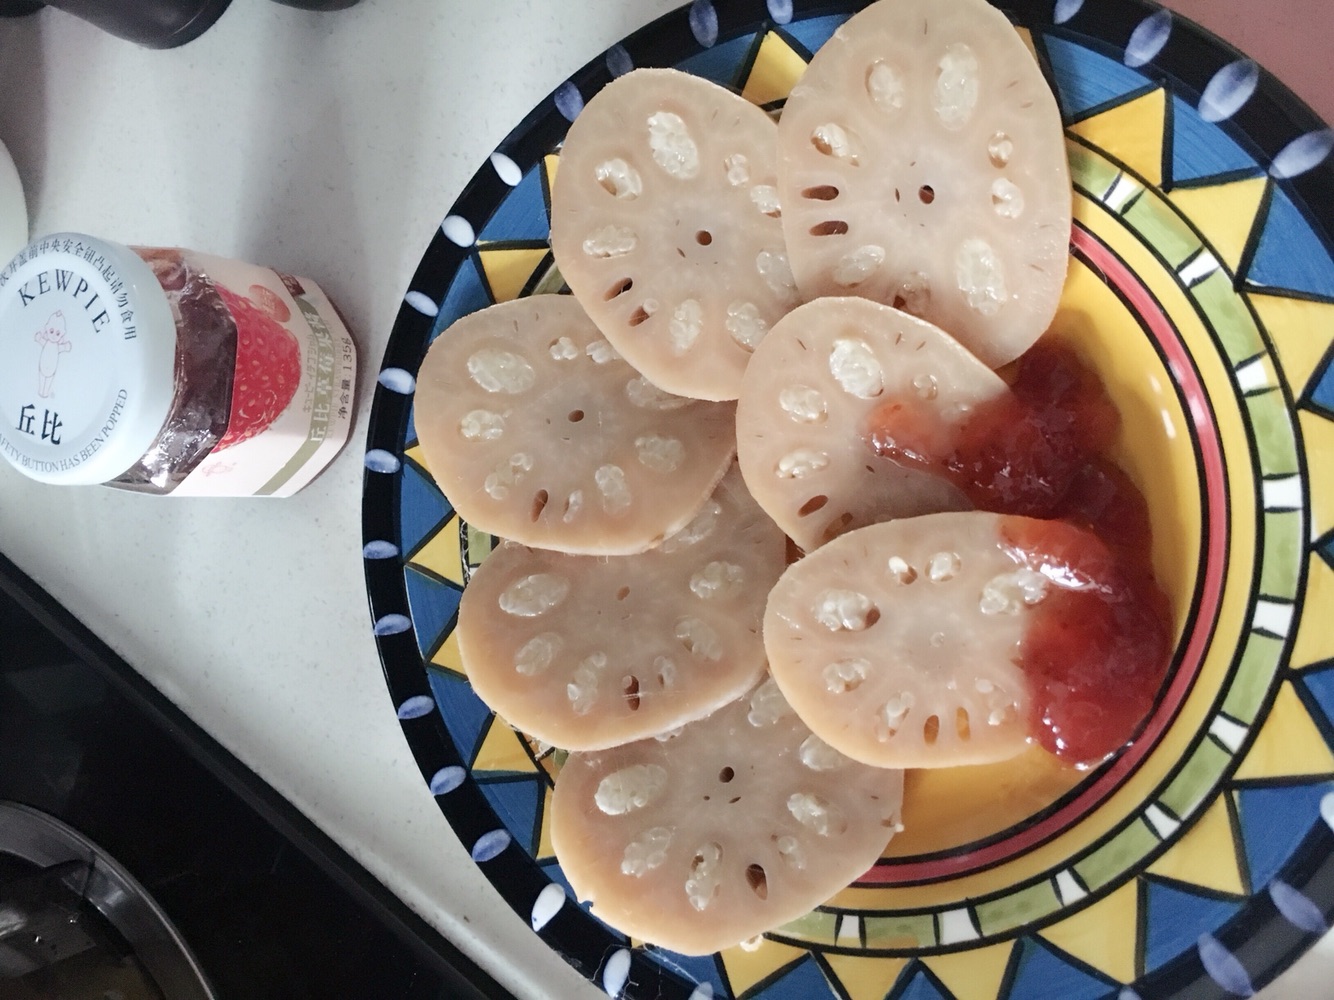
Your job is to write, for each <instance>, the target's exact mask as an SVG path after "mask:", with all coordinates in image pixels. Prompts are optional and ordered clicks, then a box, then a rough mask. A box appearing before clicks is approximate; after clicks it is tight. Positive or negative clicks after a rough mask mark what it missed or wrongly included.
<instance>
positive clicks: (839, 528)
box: [824, 511, 852, 542]
mask: <svg viewBox="0 0 1334 1000" xmlns="http://www.w3.org/2000/svg"><path fill="white" fill-rule="evenodd" d="M851 523H852V514H851V512H849V511H844V512H843V513H842V514H840V515H838V517H836V518H834V519H833V520H832V521H830V522H829V524H828V525H826V526H825V529H824V540H825V541H826V542H830V541H833V540H834V539H835V538H837V537H838V536H839V535H841V534H843V532H844V531H846V530H847V527H848V525H850V524H851Z"/></svg>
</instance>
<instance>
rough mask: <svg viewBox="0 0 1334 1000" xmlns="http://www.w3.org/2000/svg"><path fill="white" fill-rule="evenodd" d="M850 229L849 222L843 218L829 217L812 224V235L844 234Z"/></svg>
mask: <svg viewBox="0 0 1334 1000" xmlns="http://www.w3.org/2000/svg"><path fill="white" fill-rule="evenodd" d="M847 231H848V224H847V223H846V222H844V221H843V220H841V219H829V220H828V221H826V222H817V223H816V224H815V225H813V226H811V235H812V236H843V235H845V234H846V233H847Z"/></svg>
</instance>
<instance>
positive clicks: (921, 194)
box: [917, 184, 936, 205]
mask: <svg viewBox="0 0 1334 1000" xmlns="http://www.w3.org/2000/svg"><path fill="white" fill-rule="evenodd" d="M917 197H918V198H919V199H920V200H921V202H922V204H923V205H930V204H931V203H932V202H933V201H935V200H936V189H935V188H933V187H932V186H931V185H930V184H923V185H922V186H921V187H919V188H918V189H917Z"/></svg>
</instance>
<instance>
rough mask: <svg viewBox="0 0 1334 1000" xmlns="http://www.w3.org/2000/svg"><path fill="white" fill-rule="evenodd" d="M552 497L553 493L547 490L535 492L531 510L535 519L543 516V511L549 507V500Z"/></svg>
mask: <svg viewBox="0 0 1334 1000" xmlns="http://www.w3.org/2000/svg"><path fill="white" fill-rule="evenodd" d="M550 499H551V494H549V493H548V492H547V491H546V490H538V491H537V492H536V493H534V494H533V509H532V511H531V512H530V514H531V517H532V519H533V521H536V520H537V519H538V518H539V517H541V516H542V511H544V510H546V509H547V501H548V500H550Z"/></svg>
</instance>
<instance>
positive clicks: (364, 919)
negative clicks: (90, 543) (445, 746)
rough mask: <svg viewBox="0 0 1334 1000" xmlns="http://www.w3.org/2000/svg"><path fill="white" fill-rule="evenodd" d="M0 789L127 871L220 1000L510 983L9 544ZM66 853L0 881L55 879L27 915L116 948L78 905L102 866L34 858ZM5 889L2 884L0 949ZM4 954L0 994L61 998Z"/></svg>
mask: <svg viewBox="0 0 1334 1000" xmlns="http://www.w3.org/2000/svg"><path fill="white" fill-rule="evenodd" d="M0 800H9V801H10V802H14V803H20V804H22V805H23V806H26V807H28V809H32V810H38V811H40V812H43V813H48V814H50V815H51V816H53V817H56V818H57V819H58V820H59V821H60V822H61V823H62V824H65V825H68V826H69V827H72V828H73V829H74V830H76V831H78V836H79V838H80V839H81V840H82V841H84V842H85V843H87V844H93V845H97V847H98V848H100V850H101V851H102V852H103V857H105V858H109V859H114V860H115V862H116V863H117V864H118V866H120V867H123V870H124V873H125V875H126V876H127V877H128V878H129V879H130V880H131V881H133V882H136V883H137V884H138V885H140V886H142V888H143V890H144V891H145V892H146V895H147V896H148V897H150V898H151V899H152V900H154V901H156V905H157V906H158V907H159V908H160V913H161V916H162V918H163V921H164V922H165V924H166V925H168V926H174V927H175V928H176V929H177V930H178V931H179V934H180V937H181V938H182V939H183V941H184V942H185V944H186V946H187V948H188V951H189V952H192V953H193V955H194V956H195V957H196V958H197V960H198V965H199V967H200V969H201V970H202V973H203V978H204V979H205V980H206V981H207V982H208V983H209V984H210V985H211V986H212V988H213V989H214V990H215V994H216V997H217V998H218V1000H269V998H273V1000H278V998H281V1000H327V998H339V997H349V998H358V1000H360V998H369V997H374V998H377V1000H380V998H384V1000H394V998H402V1000H436V998H440V1000H443V998H449V1000H454V998H465V1000H471V998H481V997H490V998H502V997H507V996H508V994H507V993H506V992H505V991H504V990H503V989H502V988H501V987H500V986H499V985H498V984H497V983H496V982H495V981H494V980H492V979H491V978H490V977H488V976H487V975H486V974H485V973H484V972H482V971H481V970H480V969H479V968H478V967H477V966H476V965H474V964H473V963H472V962H471V961H470V960H469V959H467V958H466V957H465V956H464V955H462V954H461V953H460V952H459V951H458V950H457V949H456V948H454V947H453V946H452V945H451V944H450V943H449V942H448V941H446V940H445V939H444V938H443V937H442V936H441V935H439V934H438V933H437V932H436V931H435V930H434V929H433V928H431V927H430V926H429V925H428V924H426V923H425V921H423V920H421V918H419V917H418V916H416V914H414V913H413V912H412V911H411V910H409V909H408V908H407V906H406V905H404V904H403V903H402V902H401V901H400V900H399V899H398V898H397V897H395V896H394V895H393V894H392V893H390V892H389V891H388V890H387V889H385V888H384V886H383V885H381V884H380V883H379V882H378V881H377V880H376V879H375V878H374V877H373V876H371V875H370V874H369V873H368V872H367V871H366V870H365V869H364V868H362V867H361V866H360V865H359V864H357V863H356V862H355V861H354V860H353V859H352V858H351V857H350V856H349V855H348V854H347V853H346V852H345V851H343V850H342V849H341V848H340V847H338V846H337V845H336V844H335V843H334V842H333V841H332V840H331V839H330V838H329V837H327V836H326V835H325V834H323V833H322V832H321V831H320V830H319V829H318V828H316V827H315V826H314V824H312V823H311V822H310V821H309V820H307V819H306V818H305V817H304V816H303V815H302V814H301V813H300V812H299V811H298V810H297V809H296V808H295V807H293V806H292V805H291V803H289V802H287V801H286V800H285V799H283V798H282V797H281V796H280V795H279V794H278V793H277V792H275V791H274V790H273V789H272V788H271V787H269V786H268V785H267V784H265V783H264V782H263V781H261V780H260V779H259V777H258V776H256V775H255V774H254V772H252V771H250V770H249V769H248V768H246V767H245V766H244V765H243V764H241V762H240V761H238V760H237V759H236V758H235V757H234V756H232V755H231V754H230V753H228V752H227V751H226V750H225V749H223V747H222V746H221V745H220V744H218V743H217V742H216V741H215V740H213V739H212V738H211V737H210V736H209V735H208V734H207V733H205V732H204V731H203V730H202V729H200V728H199V727H198V726H197V725H195V724H194V723H193V722H191V721H190V719H189V718H188V717H187V716H185V715H184V713H182V712H181V711H179V710H178V709H176V708H175V706H173V705H171V704H170V703H169V702H168V701H167V700H166V699H165V698H163V697H162V696H161V695H160V694H159V693H158V692H157V691H156V690H155V689H154V688H153V687H152V686H151V685H149V684H148V683H147V682H146V681H144V679H143V678H142V677H140V676H139V675H138V674H137V673H135V672H134V671H133V670H132V669H131V668H129V667H128V666H127V665H126V664H125V663H124V662H123V661H121V660H120V659H118V658H117V657H116V656H115V655H114V654H113V653H112V652H111V651H110V650H109V649H108V648H107V647H106V646H105V645H104V644H103V643H101V642H100V641H99V640H98V639H97V638H96V637H95V636H93V635H92V634H91V633H90V632H89V631H88V630H87V629H86V628H84V627H83V626H82V625H80V624H79V623H78V622H77V621H76V620H75V619H74V618H73V617H72V616H71V615H69V614H68V613H67V612H65V611H64V610H63V609H62V608H60V607H59V606H58V605H56V604H55V603H54V602H53V601H52V600H51V599H50V598H49V597H48V596H47V595H46V594H45V593H43V592H42V591H41V590H40V589H38V588H37V587H36V586H35V584H33V583H32V581H31V580H29V579H28V578H27V577H25V576H24V575H23V574H21V573H20V572H19V571H18V570H17V569H16V568H15V567H14V566H13V564H12V563H10V562H9V561H8V560H7V559H5V558H4V557H3V556H0ZM4 850H5V848H4V846H3V844H0V852H3V851H4ZM71 860H77V859H75V858H72V857H65V858H56V859H55V860H54V861H48V862H47V863H45V864H43V863H40V862H26V864H27V866H28V867H26V868H25V867H24V866H23V865H21V864H19V863H18V862H17V861H15V860H14V856H13V855H11V856H10V857H9V859H8V861H7V863H6V864H5V865H0V883H4V882H6V881H7V882H8V883H9V884H10V885H11V886H14V885H15V884H17V890H14V889H11V890H10V895H11V896H13V897H14V898H20V897H21V898H24V899H28V898H29V897H30V896H31V892H32V891H34V890H35V889H36V888H37V887H38V884H39V883H40V884H41V885H44V886H45V887H46V888H47V889H49V888H50V887H51V883H52V881H53V880H54V882H55V883H56V884H58V885H60V886H62V887H63V888H64V889H65V890H66V891H67V893H68V895H66V896H63V897H61V896H60V895H59V894H57V895H56V898H57V899H58V900H60V902H59V903H58V904H56V905H57V908H56V909H41V910H40V912H34V913H33V914H32V915H31V916H33V917H37V918H40V919H47V920H49V919H51V918H52V917H59V916H60V914H61V913H62V912H66V916H68V913H70V912H77V913H81V914H82V916H81V917H80V920H79V921H78V923H80V924H81V926H80V927H78V928H77V929H78V931H79V932H80V933H82V934H84V935H85V936H87V937H89V938H94V937H96V936H97V935H98V934H100V935H101V937H102V940H101V941H99V946H100V948H99V952H98V953H105V954H109V955H113V956H114V955H116V954H117V953H118V950H119V955H120V958H121V959H123V958H124V957H125V956H126V955H128V954H129V952H130V951H132V950H133V948H132V945H131V944H130V942H129V940H127V939H128V938H129V937H130V935H128V934H126V933H125V932H124V931H117V930H116V929H115V926H114V922H112V921H107V925H108V926H109V927H110V930H108V927H107V926H103V925H102V924H98V923H95V922H94V920H93V919H92V918H93V916H94V913H92V912H90V910H91V911H95V912H96V915H100V916H105V914H104V913H103V911H102V910H101V909H100V908H99V907H97V906H96V905H95V904H93V905H91V906H89V905H87V904H84V905H83V907H82V909H80V903H81V902H82V898H81V897H84V896H87V895H88V894H87V893H86V892H85V891H84V890H85V889H86V885H85V883H86V882H87V881H88V880H90V879H93V878H95V877H97V872H98V865H97V864H93V865H92V871H91V872H89V871H82V870H80V869H79V868H78V867H77V866H76V867H63V868H57V869H54V870H51V871H49V872H40V871H39V869H47V868H49V867H50V865H51V864H59V863H60V862H65V861H71ZM82 860H83V861H85V862H86V861H88V860H89V857H87V856H84V857H83V858H82ZM107 870H109V868H108V869H107ZM33 880H36V881H33ZM6 898H7V897H6V890H5V889H4V888H3V885H0V949H3V947H4V942H5V941H6V938H5V933H4V920H5V916H4V914H5V910H6V903H5V900H6ZM62 908H63V911H62ZM117 935H119V938H118V937H117ZM11 943H12V941H11ZM50 943H51V944H53V945H58V948H59V949H61V950H62V954H63V950H70V951H71V954H66V955H64V956H63V957H64V960H66V961H70V960H76V959H78V958H79V956H80V955H83V956H84V957H83V961H84V962H85V963H87V962H88V961H90V956H92V955H93V954H94V949H92V948H91V947H87V948H84V947H83V944H84V943H83V942H82V941H81V940H80V938H79V937H78V936H77V935H70V936H68V937H65V938H62V939H61V940H60V941H59V942H50ZM79 948H82V949H83V950H82V951H81V952H78V953H77V954H76V953H73V949H79ZM3 955H4V952H3V950H0V997H3V998H6V1000H8V998H11V997H14V998H17V997H27V996H43V995H47V996H55V995H58V994H56V993H54V992H48V993H46V994H42V993H30V992H29V993H23V992H18V986H17V985H16V984H19V983H22V982H23V979H22V978H14V977H11V978H8V979H7V978H6V974H5V971H4V970H5V968H6V966H5V965H4V958H3ZM13 961H14V968H15V969H17V968H18V967H19V962H18V960H17V959H14V960H13ZM50 964H51V963H48V965H50ZM145 964H147V963H145ZM77 966H78V962H77V961H73V962H72V964H71V965H69V966H67V968H70V969H74V968H77ZM31 972H32V970H31V969H29V972H28V973H27V974H29V975H30V974H31ZM163 991H164V992H165V994H166V996H167V997H168V998H169V1000H176V998H177V997H178V996H179V997H182V998H184V997H190V996H191V994H187V993H184V992H173V991H172V990H171V989H168V988H166V987H165V984H164V990H163ZM122 993H123V995H124V996H125V997H126V1000H130V998H133V997H136V994H134V993H132V992H130V991H129V990H126V989H122ZM68 995H69V996H81V994H76V993H72V992H71V993H69V994H68ZM86 995H87V996H90V997H91V996H95V997H98V998H99V1000H100V998H101V997H102V996H104V995H105V992H104V991H103V992H97V993H88V994H86ZM145 995H147V996H152V995H153V994H151V993H149V994H145ZM199 995H200V996H206V995H207V994H199Z"/></svg>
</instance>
